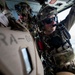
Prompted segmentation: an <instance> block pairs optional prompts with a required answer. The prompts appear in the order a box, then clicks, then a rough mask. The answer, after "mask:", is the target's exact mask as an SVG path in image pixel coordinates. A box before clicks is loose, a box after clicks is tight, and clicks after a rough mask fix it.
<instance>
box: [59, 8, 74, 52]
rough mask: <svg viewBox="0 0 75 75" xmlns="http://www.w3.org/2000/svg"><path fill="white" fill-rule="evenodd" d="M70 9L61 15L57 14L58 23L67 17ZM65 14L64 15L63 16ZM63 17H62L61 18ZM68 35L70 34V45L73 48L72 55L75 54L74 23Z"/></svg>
mask: <svg viewBox="0 0 75 75" xmlns="http://www.w3.org/2000/svg"><path fill="white" fill-rule="evenodd" d="M70 9H71V8H69V9H67V10H65V11H63V12H61V13H59V14H58V21H59V22H60V21H62V20H63V19H64V18H65V17H66V16H67V15H68V13H69V11H70ZM65 13H66V14H65ZM63 15H64V16H63ZM69 32H70V34H71V40H70V41H71V43H72V47H73V49H74V53H75V34H74V32H75V23H74V25H73V26H72V27H71V29H70V31H69Z"/></svg>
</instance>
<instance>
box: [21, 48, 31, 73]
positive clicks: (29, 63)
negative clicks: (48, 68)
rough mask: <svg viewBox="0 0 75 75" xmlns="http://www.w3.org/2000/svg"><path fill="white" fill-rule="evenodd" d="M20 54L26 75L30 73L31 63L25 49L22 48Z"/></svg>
mask: <svg viewBox="0 0 75 75" xmlns="http://www.w3.org/2000/svg"><path fill="white" fill-rule="evenodd" d="M21 53H22V57H23V61H24V64H25V65H26V70H27V74H29V73H30V72H31V71H32V63H31V58H30V55H29V52H28V50H27V48H22V49H21Z"/></svg>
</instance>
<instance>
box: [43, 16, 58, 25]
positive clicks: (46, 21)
mask: <svg viewBox="0 0 75 75" xmlns="http://www.w3.org/2000/svg"><path fill="white" fill-rule="evenodd" d="M53 21H55V22H57V21H58V19H57V17H52V18H46V19H44V23H46V24H50V23H52V22H53Z"/></svg>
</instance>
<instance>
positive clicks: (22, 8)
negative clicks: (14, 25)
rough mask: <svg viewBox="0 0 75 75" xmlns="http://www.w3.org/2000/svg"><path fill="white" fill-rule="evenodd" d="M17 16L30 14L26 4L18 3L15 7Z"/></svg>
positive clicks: (29, 8)
mask: <svg viewBox="0 0 75 75" xmlns="http://www.w3.org/2000/svg"><path fill="white" fill-rule="evenodd" d="M15 9H16V11H17V13H18V14H29V15H30V14H31V11H32V10H31V7H30V6H29V5H28V4H27V3H26V2H20V3H18V4H16V5H15Z"/></svg>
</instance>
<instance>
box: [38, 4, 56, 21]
mask: <svg viewBox="0 0 75 75" xmlns="http://www.w3.org/2000/svg"><path fill="white" fill-rule="evenodd" d="M53 14H55V15H56V14H57V9H56V8H54V7H51V6H48V5H46V6H44V7H41V9H40V11H39V13H38V17H39V20H40V21H42V20H44V19H45V18H47V16H48V15H50V16H51V15H53Z"/></svg>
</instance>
